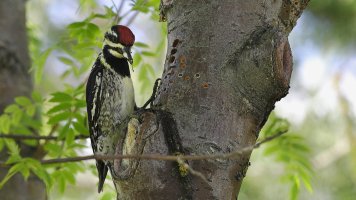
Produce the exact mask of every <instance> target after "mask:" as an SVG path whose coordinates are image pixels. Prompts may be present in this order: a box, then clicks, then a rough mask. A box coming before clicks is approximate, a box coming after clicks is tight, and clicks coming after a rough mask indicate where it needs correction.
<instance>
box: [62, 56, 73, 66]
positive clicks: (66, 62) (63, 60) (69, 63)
mask: <svg viewBox="0 0 356 200" xmlns="http://www.w3.org/2000/svg"><path fill="white" fill-rule="evenodd" d="M58 59H59V60H60V61H61V62H62V63H63V64H65V65H68V66H75V64H74V62H73V60H71V59H69V58H67V57H63V56H61V57H58Z"/></svg>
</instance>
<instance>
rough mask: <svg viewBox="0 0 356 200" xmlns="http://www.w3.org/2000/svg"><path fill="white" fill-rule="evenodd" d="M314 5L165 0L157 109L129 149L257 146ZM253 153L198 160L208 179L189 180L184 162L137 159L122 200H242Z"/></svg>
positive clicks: (212, 150) (204, 150)
mask: <svg viewBox="0 0 356 200" xmlns="http://www.w3.org/2000/svg"><path fill="white" fill-rule="evenodd" d="M307 3H308V1H303V0H274V1H265V0H251V1H246V0H216V1H206V0H184V1H178V0H176V1H174V0H163V1H162V5H161V9H162V10H161V14H162V16H161V19H165V18H167V19H168V52H167V58H166V62H165V66H164V72H163V75H162V84H161V86H160V88H159V91H158V96H157V98H156V100H155V102H154V104H155V111H150V112H146V113H145V114H144V115H143V117H142V119H141V120H140V122H141V123H142V124H141V125H139V128H137V130H138V132H137V133H135V134H137V135H138V136H142V135H144V136H145V137H140V138H144V139H143V140H140V141H137V142H131V143H130V144H127V143H126V142H124V146H125V145H126V146H127V145H130V149H138V147H140V149H142V151H140V152H142V153H159V154H190V155H200V154H216V153H229V152H232V151H235V150H238V149H240V148H243V147H246V146H250V145H254V144H255V142H256V139H257V137H258V133H259V131H260V129H261V127H262V126H263V125H264V123H265V122H266V120H267V118H268V115H269V114H270V112H271V111H272V110H273V108H274V104H275V102H276V101H278V100H280V99H281V98H282V97H284V96H285V95H286V94H287V93H288V89H289V82H290V76H291V72H292V55H291V50H290V47H289V43H288V39H287V38H288V35H289V32H290V31H291V30H292V28H293V27H294V25H295V23H296V20H297V19H298V18H299V16H300V14H301V12H302V10H303V9H304V8H305V7H306V5H307ZM147 124H151V125H150V126H149V127H150V128H151V129H150V131H148V132H149V133H147V131H146V132H145V131H144V130H146V128H145V127H144V126H143V125H146V126H147ZM153 126H154V128H152V127H153ZM154 130H157V131H154ZM130 134H131V135H132V134H134V133H132V132H131V133H130ZM130 134H129V135H130ZM137 135H136V137H137ZM131 137H132V136H131ZM132 138H133V137H132ZM134 140H135V139H133V140H132V141H134ZM142 141H143V142H142ZM143 147H144V148H143ZM118 152H119V153H121V152H122V151H118ZM134 152H137V151H134ZM250 153H251V152H250ZM250 153H248V154H245V155H242V156H241V157H239V158H237V159H235V160H202V161H188V164H189V165H190V166H191V167H192V168H193V169H195V170H196V171H199V172H201V173H202V174H203V175H204V176H205V177H206V178H207V179H208V183H206V182H204V181H203V180H202V179H200V178H199V177H195V176H192V175H187V176H186V175H185V174H184V173H183V172H182V170H179V166H178V165H177V163H175V162H167V161H146V160H142V161H139V162H138V163H137V162H136V163H135V166H134V167H131V168H130V174H129V175H128V176H125V178H121V179H120V178H119V177H116V178H115V185H116V188H117V191H118V199H142V198H144V199H236V197H237V196H238V192H239V189H240V186H241V183H242V180H243V178H244V176H245V173H246V170H247V168H248V166H249V158H250ZM127 165H128V166H132V165H130V164H127ZM126 168H127V166H126ZM115 170H116V171H120V169H119V168H117V169H115Z"/></svg>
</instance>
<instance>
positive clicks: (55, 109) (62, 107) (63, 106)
mask: <svg viewBox="0 0 356 200" xmlns="http://www.w3.org/2000/svg"><path fill="white" fill-rule="evenodd" d="M70 108H72V103H71V102H61V103H60V104H58V105H56V106H54V107H53V108H51V109H49V110H48V111H47V114H53V113H56V112H59V111H64V110H68V109H70Z"/></svg>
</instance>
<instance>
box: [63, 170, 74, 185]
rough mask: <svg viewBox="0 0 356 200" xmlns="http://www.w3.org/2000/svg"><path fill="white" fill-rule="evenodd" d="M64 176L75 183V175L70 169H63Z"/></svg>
mask: <svg viewBox="0 0 356 200" xmlns="http://www.w3.org/2000/svg"><path fill="white" fill-rule="evenodd" d="M62 174H63V177H64V178H65V179H67V181H68V182H69V183H71V184H73V185H74V184H75V176H74V173H72V172H70V171H68V170H63V171H62Z"/></svg>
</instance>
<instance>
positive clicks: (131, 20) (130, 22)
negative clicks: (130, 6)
mask: <svg viewBox="0 0 356 200" xmlns="http://www.w3.org/2000/svg"><path fill="white" fill-rule="evenodd" d="M138 14H140V12H138V11H136V12H135V13H134V14H133V15H132V16H131V18H130V19H129V20H128V21H127V23H126V26H130V25H131V24H132V22H133V21H135V18H136V17H137V15H138Z"/></svg>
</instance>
